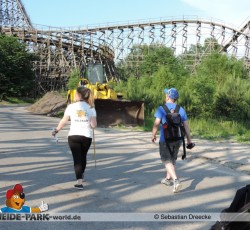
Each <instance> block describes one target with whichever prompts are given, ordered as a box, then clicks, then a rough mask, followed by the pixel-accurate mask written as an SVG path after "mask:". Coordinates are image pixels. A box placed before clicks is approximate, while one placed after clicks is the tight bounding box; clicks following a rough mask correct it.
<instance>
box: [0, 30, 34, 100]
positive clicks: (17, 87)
mask: <svg viewBox="0 0 250 230" xmlns="http://www.w3.org/2000/svg"><path fill="white" fill-rule="evenodd" d="M34 60H35V56H34V55H33V54H31V53H29V52H28V51H27V50H26V46H25V44H22V43H20V42H19V41H18V40H17V38H15V37H9V36H5V35H3V34H0V66H1V68H0V92H1V93H0V95H2V96H1V97H2V98H3V97H7V96H9V97H10V96H14V97H21V96H29V95H30V94H31V91H32V88H33V87H34V74H33V71H32V62H33V61H34Z"/></svg>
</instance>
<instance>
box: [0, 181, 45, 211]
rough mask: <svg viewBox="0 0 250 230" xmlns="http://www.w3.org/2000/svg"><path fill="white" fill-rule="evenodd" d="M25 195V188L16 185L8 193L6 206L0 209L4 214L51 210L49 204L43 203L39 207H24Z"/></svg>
mask: <svg viewBox="0 0 250 230" xmlns="http://www.w3.org/2000/svg"><path fill="white" fill-rule="evenodd" d="M24 203H25V194H24V192H23V187H22V185H20V184H16V185H15V186H14V188H13V189H10V190H8V191H7V192H6V206H5V207H3V208H1V209H0V212H2V213H40V212H45V211H47V210H48V209H49V207H48V204H46V203H44V202H43V201H42V204H41V205H40V206H39V207H34V208H31V207H28V206H25V205H24Z"/></svg>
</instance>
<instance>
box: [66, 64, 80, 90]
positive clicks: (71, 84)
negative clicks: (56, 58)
mask: <svg viewBox="0 0 250 230" xmlns="http://www.w3.org/2000/svg"><path fill="white" fill-rule="evenodd" d="M79 78H80V70H79V69H78V68H76V69H73V70H72V71H71V73H70V75H69V80H68V84H67V87H68V89H71V90H72V89H76V88H77V86H78V83H79Z"/></svg>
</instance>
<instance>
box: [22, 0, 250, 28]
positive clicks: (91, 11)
mask: <svg viewBox="0 0 250 230" xmlns="http://www.w3.org/2000/svg"><path fill="white" fill-rule="evenodd" d="M22 2H23V4H24V6H25V9H26V11H27V13H28V15H29V17H30V19H31V21H32V23H33V24H39V25H49V26H58V27H70V26H83V25H95V24H107V23H115V22H136V21H139V20H145V21H146V20H147V19H160V18H166V19H167V18H172V17H173V18H175V19H176V18H182V17H185V16H188V17H189V18H190V16H191V17H194V18H196V17H199V18H209V19H210V18H212V19H216V20H221V21H223V22H225V23H226V24H229V25H235V26H240V25H241V24H242V23H243V22H244V21H245V20H246V19H247V18H248V19H250V17H249V16H250V0H120V1H119V0H91V1H90V0H22Z"/></svg>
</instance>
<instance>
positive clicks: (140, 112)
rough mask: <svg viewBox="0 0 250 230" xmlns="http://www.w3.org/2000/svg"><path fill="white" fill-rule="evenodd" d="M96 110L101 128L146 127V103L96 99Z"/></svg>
mask: <svg viewBox="0 0 250 230" xmlns="http://www.w3.org/2000/svg"><path fill="white" fill-rule="evenodd" d="M95 109H96V113H97V123H98V126H99V127H107V126H115V125H125V126H137V125H141V126H142V125H144V102H143V101H127V100H112V99H106V100H103V99H96V100H95Z"/></svg>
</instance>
